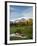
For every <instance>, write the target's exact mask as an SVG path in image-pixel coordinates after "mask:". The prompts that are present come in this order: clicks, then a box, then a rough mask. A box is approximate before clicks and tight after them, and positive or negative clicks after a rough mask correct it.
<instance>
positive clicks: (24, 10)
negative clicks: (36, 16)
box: [10, 5, 33, 20]
mask: <svg viewBox="0 0 37 46" xmlns="http://www.w3.org/2000/svg"><path fill="white" fill-rule="evenodd" d="M32 16H33V7H32V6H15V5H10V20H15V19H18V18H21V17H25V18H26V19H27V18H32Z"/></svg>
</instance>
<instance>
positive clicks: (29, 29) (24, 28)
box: [10, 25, 32, 40]
mask: <svg viewBox="0 0 37 46" xmlns="http://www.w3.org/2000/svg"><path fill="white" fill-rule="evenodd" d="M18 29H19V30H20V31H21V33H22V34H24V36H27V38H26V39H32V26H20V25H18V26H15V25H13V26H11V27H10V34H12V33H15V32H16V31H17V30H18ZM10 40H21V38H14V37H10Z"/></svg>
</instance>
